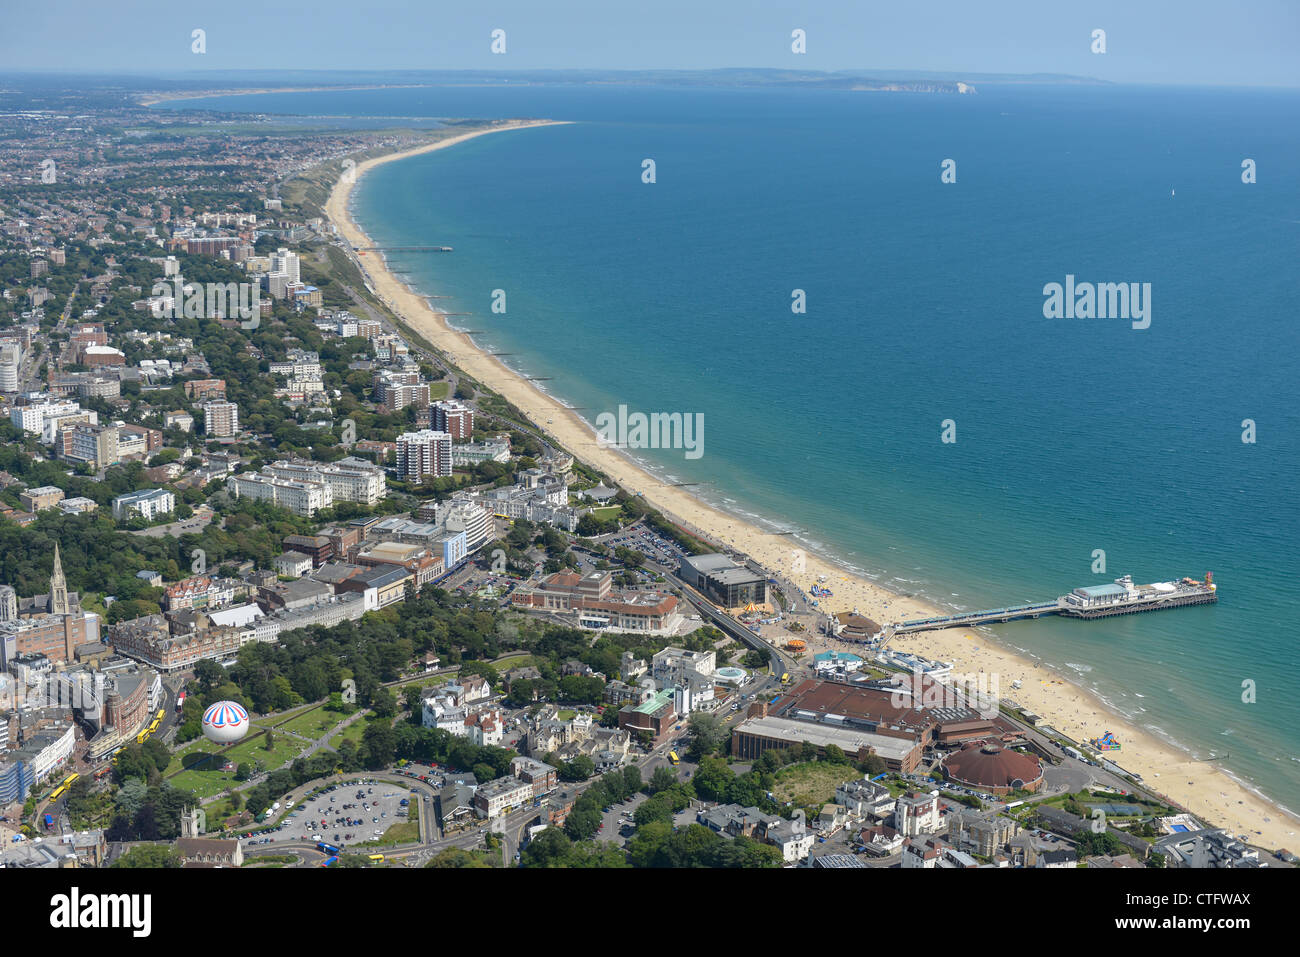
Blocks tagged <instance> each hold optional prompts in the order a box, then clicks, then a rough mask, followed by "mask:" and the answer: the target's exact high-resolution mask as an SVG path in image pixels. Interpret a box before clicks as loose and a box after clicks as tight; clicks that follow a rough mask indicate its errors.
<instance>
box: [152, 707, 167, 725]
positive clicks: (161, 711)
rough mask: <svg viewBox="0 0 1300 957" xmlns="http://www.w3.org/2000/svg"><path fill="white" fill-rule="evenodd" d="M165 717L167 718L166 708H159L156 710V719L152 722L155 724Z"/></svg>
mask: <svg viewBox="0 0 1300 957" xmlns="http://www.w3.org/2000/svg"><path fill="white" fill-rule="evenodd" d="M165 717H167V709H166V708H159V709H158V717H157V718H155V719H154V721H155V722H157V721H161V720H162V719H163V718H165Z"/></svg>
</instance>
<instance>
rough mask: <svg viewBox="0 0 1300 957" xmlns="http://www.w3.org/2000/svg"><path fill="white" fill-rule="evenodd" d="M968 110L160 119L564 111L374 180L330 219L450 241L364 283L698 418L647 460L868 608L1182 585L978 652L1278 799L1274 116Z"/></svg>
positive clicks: (377, 102) (383, 93)
mask: <svg viewBox="0 0 1300 957" xmlns="http://www.w3.org/2000/svg"><path fill="white" fill-rule="evenodd" d="M976 87H977V90H978V92H977V93H976V94H974V95H965V96H961V95H943V94H921V93H902V92H900V93H877V92H847V91H805V90H793V89H781V88H762V89H727V88H716V87H700V88H684V87H670V86H664V87H654V86H619V85H566V84H554V85H551V84H544V83H542V84H528V85H515V84H502V85H492V86H488V85H485V86H455V87H453V86H447V87H439V88H428V89H387V90H357V91H323V92H304V93H288V94H261V95H252V96H236V97H214V98H208V99H204V100H188V101H175V102H171V103H165V104H161V105H160V108H163V109H195V108H202V109H213V110H225V111H234V112H256V113H264V114H278V115H284V116H292V117H297V118H299V119H298V121H299V122H305V120H304V119H303V118H307V119H310V120H311V121H312V123H313V124H322V123H323V124H326V125H327V124H328V123H330V122H334V121H338V122H340V123H344V122H346V123H349V124H352V125H353V126H355V125H356V123H357V120H358V118H361V119H366V118H374V119H375V123H376V125H382V126H384V127H389V126H395V125H400V124H403V123H411V124H421V125H426V126H427V125H428V123H429V121H430V120H431V119H432V120H437V119H441V118H453V117H461V118H500V117H524V116H532V117H549V118H553V119H564V120H573V121H575V122H574V123H573V124H572V125H565V126H554V127H546V128H537V129H530V130H523V131H515V132H507V133H501V134H497V135H492V136H487V137H481V138H478V139H475V140H472V141H469V142H467V143H464V144H461V145H458V146H456V147H455V148H453V149H449V150H445V151H440V152H436V153H432V154H427V155H424V156H420V157H415V158H411V159H407V160H404V161H401V162H397V163H391V164H387V165H384V166H381V167H379V168H377V169H375V170H374V171H373V172H371V173H370V174H368V175H367V176H366V177H364V179H363V180H362V182H361V183H360V184H359V186H358V188H357V190H356V191H355V193H354V204H355V205H354V210H355V215H356V218H357V220H358V222H359V223H360V224H361V225H362V227H363V228H364V229H365V230H366V231H367V232H368V233H369V234H370V235H371V236H372V237H373V238H374V239H375V240H376V241H377V242H378V243H380V244H381V245H390V246H397V245H440V246H441V245H446V246H452V247H454V252H453V253H450V254H422V253H408V254H392V258H391V263H392V266H393V268H395V269H397V270H400V271H402V272H404V273H408V274H409V276H408V277H407V278H408V280H409V281H410V282H411V284H412V285H413V287H414V288H415V289H416V290H417V291H419V292H421V293H423V294H426V295H439V296H447V297H450V298H447V299H440V300H437V301H436V302H437V305H438V306H439V307H441V308H443V309H445V310H447V311H452V312H464V313H471V314H472V315H471V316H468V317H466V318H465V319H464V320H463V322H464V325H463V328H471V329H477V330H482V332H481V333H480V334H479V335H477V336H476V339H477V340H478V341H479V342H480V343H481V344H483V345H486V346H489V347H491V348H492V349H493V350H494V351H500V352H509V353H512V354H513V355H512V356H510V357H507V358H506V359H505V360H504V361H507V362H509V363H510V364H511V365H513V366H514V367H515V368H516V369H518V370H519V371H521V372H523V373H525V374H527V375H530V376H544V377H550V378H549V380H547V381H543V382H542V383H541V384H542V385H544V386H545V387H546V389H547V390H548V391H550V392H551V393H553V394H554V395H556V396H557V397H559V398H561V399H563V400H564V401H565V402H567V403H568V404H570V405H572V406H574V407H576V408H578V409H580V410H581V411H580V414H581V415H583V416H584V417H585V418H587V419H588V420H589V421H592V422H595V420H596V417H597V416H598V415H599V414H600V413H602V412H616V411H617V409H618V407H619V406H626V407H627V410H628V411H629V412H637V411H640V412H646V413H651V412H668V413H672V412H680V413H683V414H688V415H692V416H695V415H700V416H702V420H701V421H702V422H703V445H702V449H701V451H702V454H700V455H699V456H698V457H689V456H688V455H687V454H686V450H683V449H652V450H642V451H638V452H637V453H636V455H637V457H638V458H639V459H640V460H641V461H642V462H643V463H644V464H645V465H646V466H647V467H649V468H651V469H652V470H653V471H655V472H657V473H658V474H661V475H663V476H665V477H668V478H670V479H671V480H673V481H681V482H691V483H699V484H698V485H697V486H695V487H694V491H695V492H696V493H697V494H699V495H700V496H701V497H702V498H704V499H707V500H708V501H709V502H711V503H713V504H715V505H718V506H720V507H722V508H724V509H727V510H729V511H731V512H733V513H734V514H736V515H738V516H741V517H743V518H745V519H748V520H750V521H752V522H754V523H755V524H757V525H759V526H761V527H765V528H769V529H774V530H782V531H792V532H793V535H792V536H791V541H792V547H794V546H795V543H798V544H800V545H802V547H805V548H808V549H810V550H814V551H817V552H819V553H822V554H824V555H825V556H827V557H829V558H832V559H833V560H835V561H837V562H839V563H840V564H841V565H842V566H843V567H845V568H846V569H851V570H852V571H854V572H857V573H860V574H862V575H865V576H867V577H869V578H871V579H874V580H876V581H877V582H879V583H880V584H882V585H885V586H887V587H889V588H890V589H893V590H895V591H899V592H902V593H906V594H909V595H916V596H921V597H924V598H926V599H928V600H930V601H932V602H934V603H935V604H938V605H940V606H943V607H946V608H950V609H953V610H978V609H983V608H1000V607H1004V606H1006V605H1010V604H1015V603H1020V602H1024V601H1030V600H1042V599H1052V598H1055V597H1056V596H1057V595H1061V594H1064V593H1066V592H1068V591H1069V590H1070V589H1072V588H1075V587H1077V586H1081V585H1090V584H1104V583H1107V582H1110V581H1111V580H1112V579H1114V578H1117V577H1119V576H1121V575H1124V574H1129V575H1132V576H1133V579H1134V581H1136V582H1139V583H1143V582H1151V581H1163V580H1168V579H1172V578H1180V577H1183V576H1195V577H1198V578H1199V577H1202V576H1203V575H1204V574H1205V573H1206V572H1212V573H1213V576H1214V581H1215V582H1216V583H1217V584H1218V587H1219V595H1220V600H1219V602H1218V603H1217V604H1216V605H1213V606H1200V607H1194V608H1186V609H1179V610H1176V611H1170V612H1163V613H1158V614H1144V615H1134V616H1126V617H1119V618H1112V619H1102V620H1099V621H1087V622H1085V621H1075V620H1065V619H1051V618H1048V619H1040V620H1037V621H1027V622H1016V623H1010V624H1007V625H1001V626H997V627H995V628H991V629H981V632H982V633H983V634H985V635H986V636H990V637H992V638H993V639H994V640H996V641H997V642H999V643H1002V644H1004V645H1006V646H1007V647H1009V648H1012V649H1015V650H1017V651H1019V652H1021V653H1023V654H1025V655H1027V656H1029V657H1031V658H1033V659H1035V660H1038V661H1041V662H1043V663H1044V664H1046V665H1048V666H1050V667H1051V668H1053V669H1055V670H1057V671H1058V672H1059V673H1061V674H1062V675H1063V676H1065V677H1067V678H1069V680H1071V681H1074V682H1076V683H1077V684H1079V685H1081V686H1084V687H1087V688H1090V689H1091V690H1092V691H1094V692H1095V693H1096V694H1097V695H1098V696H1100V698H1101V699H1102V700H1103V701H1104V702H1105V703H1106V704H1107V705H1108V706H1109V707H1110V708H1111V709H1113V710H1114V711H1115V712H1117V713H1119V714H1122V715H1124V716H1125V717H1126V718H1128V719H1129V720H1131V721H1133V722H1136V723H1138V724H1140V725H1142V726H1143V727H1145V728H1147V729H1149V730H1150V731H1151V732H1152V733H1154V734H1156V735H1158V736H1161V737H1163V738H1164V739H1166V740H1168V741H1170V742H1173V743H1176V744H1177V745H1179V746H1181V747H1183V748H1185V749H1187V750H1188V751H1189V752H1190V753H1191V754H1193V755H1194V756H1196V757H1199V758H1209V757H1213V758H1216V759H1219V760H1220V761H1221V762H1222V766H1223V767H1224V768H1225V769H1226V770H1228V771H1229V772H1230V773H1232V774H1233V775H1235V776H1237V777H1238V778H1240V779H1241V780H1242V781H1243V782H1245V783H1247V784H1248V785H1250V786H1252V787H1254V788H1256V789H1258V790H1261V791H1262V792H1263V793H1264V794H1266V795H1267V796H1269V797H1270V798H1272V799H1273V800H1274V801H1276V802H1278V803H1281V804H1283V805H1285V806H1287V807H1289V808H1292V809H1298V810H1300V732H1298V730H1297V729H1300V654H1297V653H1296V650H1295V646H1294V641H1295V636H1296V620H1295V618H1294V617H1293V616H1295V615H1296V613H1297V610H1298V604H1297V595H1298V594H1300V549H1298V548H1297V545H1296V535H1297V531H1298V530H1300V504H1297V490H1298V489H1300V410H1298V408H1297V402H1296V395H1297V389H1296V376H1297V359H1298V358H1300V331H1298V325H1297V306H1296V301H1297V293H1296V290H1297V284H1296V278H1297V253H1298V252H1300V190H1297V188H1296V184H1297V183H1300V93H1298V92H1297V91H1291V90H1267V89H1230V88H1189V87H1140V86H1116V85H1096V86H1093V85H981V84H976ZM647 160H650V161H653V173H654V175H653V182H647V181H646V180H647V179H649V178H650V177H649V175H648V168H649V167H648V165H647V163H646V161H647ZM1248 160H1249V161H1251V162H1250V163H1247V162H1246V161H1248ZM948 161H951V162H948ZM945 171H947V175H946V176H945ZM1252 172H1253V176H1251V175H1250V174H1251V173H1252ZM945 179H947V180H952V181H950V182H946V181H945ZM1244 179H1253V180H1254V181H1253V182H1245V181H1244ZM1067 277H1073V279H1072V280H1067ZM1067 282H1073V283H1074V284H1075V286H1076V287H1078V286H1079V285H1080V284H1083V283H1094V284H1101V283H1126V284H1137V285H1136V287H1135V288H1136V289H1137V290H1138V291H1140V292H1141V293H1142V294H1143V298H1142V303H1143V307H1144V311H1146V316H1147V319H1149V325H1147V327H1146V328H1135V323H1136V324H1137V325H1143V324H1145V323H1146V322H1147V319H1143V318H1140V317H1129V318H1074V317H1071V318H1064V317H1056V316H1054V317H1051V318H1049V317H1048V316H1047V315H1046V314H1045V307H1044V304H1045V301H1046V299H1047V294H1046V293H1045V289H1047V288H1050V286H1049V284H1051V283H1059V284H1061V285H1062V286H1064V285H1066V284H1067ZM1147 284H1149V286H1148V285H1147ZM1130 288H1134V287H1130ZM497 290H502V291H504V297H505V298H504V301H505V312H504V313H501V312H493V310H492V304H493V301H494V295H495V296H496V297H497V299H496V301H498V302H499V301H500V295H501V294H500V293H497V292H496V291H497ZM797 290H802V299H803V302H804V305H805V310H804V311H795V309H794V308H793V306H794V305H795V304H796V299H797V298H798V297H799V293H798V292H796V291H797ZM945 438H946V439H948V440H949V441H945ZM830 584H831V585H832V590H833V582H832V583H830ZM1005 685H1009V681H1007V682H1005V683H1004V694H1008V695H1009V696H1014V692H1010V691H1008V690H1007V689H1006V687H1005ZM1095 730H1096V733H1097V734H1098V735H1100V734H1101V733H1103V732H1105V731H1107V730H1109V729H1108V728H1106V727H1100V726H1099V727H1097V728H1096V729H1095ZM1117 760H1118V762H1119V763H1120V764H1121V765H1122V764H1123V753H1122V752H1120V754H1119V756H1118V757H1117ZM1152 783H1156V782H1152Z"/></svg>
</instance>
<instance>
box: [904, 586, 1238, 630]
mask: <svg viewBox="0 0 1300 957" xmlns="http://www.w3.org/2000/svg"><path fill="white" fill-rule="evenodd" d="M1218 600H1219V593H1218V589H1217V588H1216V586H1215V584H1214V577H1213V576H1212V575H1211V574H1210V573H1209V572H1207V573H1206V575H1205V580H1204V581H1200V580H1197V579H1194V578H1183V579H1181V580H1178V581H1172V582H1157V583H1156V584H1154V585H1134V584H1133V579H1132V578H1131V577H1130V576H1128V575H1125V576H1124V577H1122V578H1117V579H1115V583H1114V584H1112V585H1088V586H1085V587H1083V588H1076V589H1075V590H1074V591H1072V592H1071V593H1070V594H1068V595H1062V596H1061V597H1060V598H1057V599H1055V600H1053V601H1039V602H1030V603H1027V604H1024V605H1011V606H1008V607H1006V608H994V609H992V610H989V611H974V612H965V613H962V614H958V615H943V616H939V617H935V618H916V619H913V620H912V621H899V622H895V623H894V624H892V625H886V626H885V627H884V629H883V631H882V633H881V635H880V637H881V639H882V643H883V642H887V641H888V640H889V639H890V638H893V637H894V636H895V635H908V634H913V633H914V632H918V631H940V630H942V629H944V628H973V627H976V626H978V625H993V624H999V623H1001V622H1006V621H1018V620H1020V619H1023V618H1041V617H1043V616H1044V615H1061V616H1062V617H1065V618H1109V617H1111V616H1112V615H1136V614H1139V613H1141V612H1144V611H1159V610H1161V609H1164V608H1179V607H1181V606H1183V605H1208V604H1213V603H1214V602H1217V601H1218Z"/></svg>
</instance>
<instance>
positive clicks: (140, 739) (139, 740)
mask: <svg viewBox="0 0 1300 957" xmlns="http://www.w3.org/2000/svg"><path fill="white" fill-rule="evenodd" d="M151 733H152V732H151V731H150V729H149V728H145V729H144V730H143V731H141V732H140V733H139V734H137V735H136V736H135V743H136V744H144V743H145V741H147V740H148V739H149V735H150V734H151Z"/></svg>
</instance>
